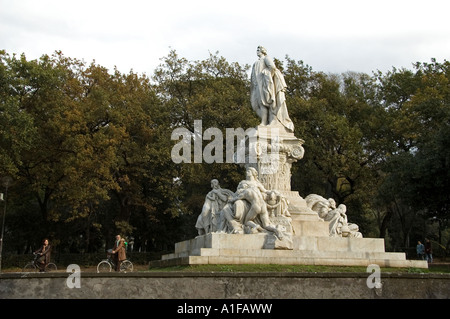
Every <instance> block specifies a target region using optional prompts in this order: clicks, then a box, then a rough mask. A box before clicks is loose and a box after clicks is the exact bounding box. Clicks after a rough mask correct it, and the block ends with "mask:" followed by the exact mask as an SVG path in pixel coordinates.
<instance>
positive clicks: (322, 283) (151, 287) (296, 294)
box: [0, 272, 450, 299]
mask: <svg viewBox="0 0 450 319" xmlns="http://www.w3.org/2000/svg"><path fill="white" fill-rule="evenodd" d="M76 275H80V276H79V277H77V278H75V277H73V276H74V274H70V273H64V272H57V273H3V274H0V299H7V298H14V299H17V298H29V299H55V298H57V299H325V298H326V299H383V298H396V299H400V298H405V299H448V298H449V297H450V274H429V273H427V274H405V273H381V283H382V286H381V288H369V287H368V285H367V279H368V277H369V275H370V274H369V273H273V272H267V273H244V272H242V273H240V272H233V273H224V272H220V273H214V272H209V273H192V272H136V273H126V274H123V273H108V274H97V273H85V272H81V273H78V274H76ZM69 277H70V278H69ZM76 280H78V281H76ZM77 285H79V288H77V287H76V286H77ZM70 286H72V287H73V288H70Z"/></svg>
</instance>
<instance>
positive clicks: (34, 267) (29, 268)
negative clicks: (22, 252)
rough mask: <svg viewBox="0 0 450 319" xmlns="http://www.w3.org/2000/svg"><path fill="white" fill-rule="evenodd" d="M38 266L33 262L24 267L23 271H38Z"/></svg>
mask: <svg viewBox="0 0 450 319" xmlns="http://www.w3.org/2000/svg"><path fill="white" fill-rule="evenodd" d="M36 271H38V268H37V267H36V266H35V265H34V264H33V263H28V264H26V265H25V266H24V267H23V268H22V272H36Z"/></svg>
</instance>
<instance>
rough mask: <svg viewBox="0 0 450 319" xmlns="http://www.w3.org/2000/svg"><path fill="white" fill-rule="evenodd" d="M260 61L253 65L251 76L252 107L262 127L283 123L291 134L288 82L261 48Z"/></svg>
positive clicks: (258, 49)
mask: <svg viewBox="0 0 450 319" xmlns="http://www.w3.org/2000/svg"><path fill="white" fill-rule="evenodd" d="M256 53H257V55H258V57H259V59H258V60H257V61H256V62H255V63H254V64H253V68H252V74H251V92H250V94H251V95H250V98H251V105H252V108H253V110H254V111H255V112H256V114H258V116H259V117H260V118H261V125H272V124H276V122H279V123H281V124H282V125H283V126H284V127H285V128H286V130H288V131H289V132H293V131H294V124H293V123H292V121H291V119H290V118H289V114H288V111H287V106H286V97H285V91H286V87H287V86H286V82H285V81H284V77H283V74H281V71H280V70H279V69H277V67H276V66H275V64H274V63H273V61H272V59H270V58H269V57H268V56H267V50H266V49H265V48H264V47H262V46H259V47H258V48H257V51H256Z"/></svg>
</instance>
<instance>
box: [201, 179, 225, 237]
mask: <svg viewBox="0 0 450 319" xmlns="http://www.w3.org/2000/svg"><path fill="white" fill-rule="evenodd" d="M211 188H212V190H211V191H210V192H209V193H208V194H207V195H206V198H205V202H204V204H203V207H202V212H201V213H200V215H199V216H198V218H197V223H196V224H195V228H197V231H198V234H199V235H205V234H209V233H211V232H215V231H217V230H219V229H220V228H221V227H222V226H221V224H222V223H223V221H222V220H221V218H222V216H221V215H220V211H221V210H222V208H223V207H224V206H225V204H226V203H227V202H228V200H229V198H231V197H232V196H233V195H234V193H233V192H232V191H230V190H228V189H225V188H221V187H220V185H219V181H218V180H217V179H213V180H211Z"/></svg>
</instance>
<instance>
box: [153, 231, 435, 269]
mask: <svg viewBox="0 0 450 319" xmlns="http://www.w3.org/2000/svg"><path fill="white" fill-rule="evenodd" d="M323 224H326V223H323ZM275 241H276V237H275V236H274V235H273V234H272V233H259V234H226V233H210V234H207V235H203V236H197V237H195V238H194V239H191V240H186V241H183V242H179V243H176V244H175V252H174V253H172V254H167V255H163V256H162V258H161V260H156V261H151V262H150V266H151V267H170V266H178V265H201V264H234V265H239V264H282V265H327V266H368V265H370V264H377V265H378V266H380V267H400V268H410V267H414V268H428V263H427V262H426V261H423V260H407V259H406V255H405V253H393V252H385V249H384V239H382V238H343V237H326V236H298V235H295V236H293V237H292V249H283V248H282V249H274V245H273V243H274V242H275Z"/></svg>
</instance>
